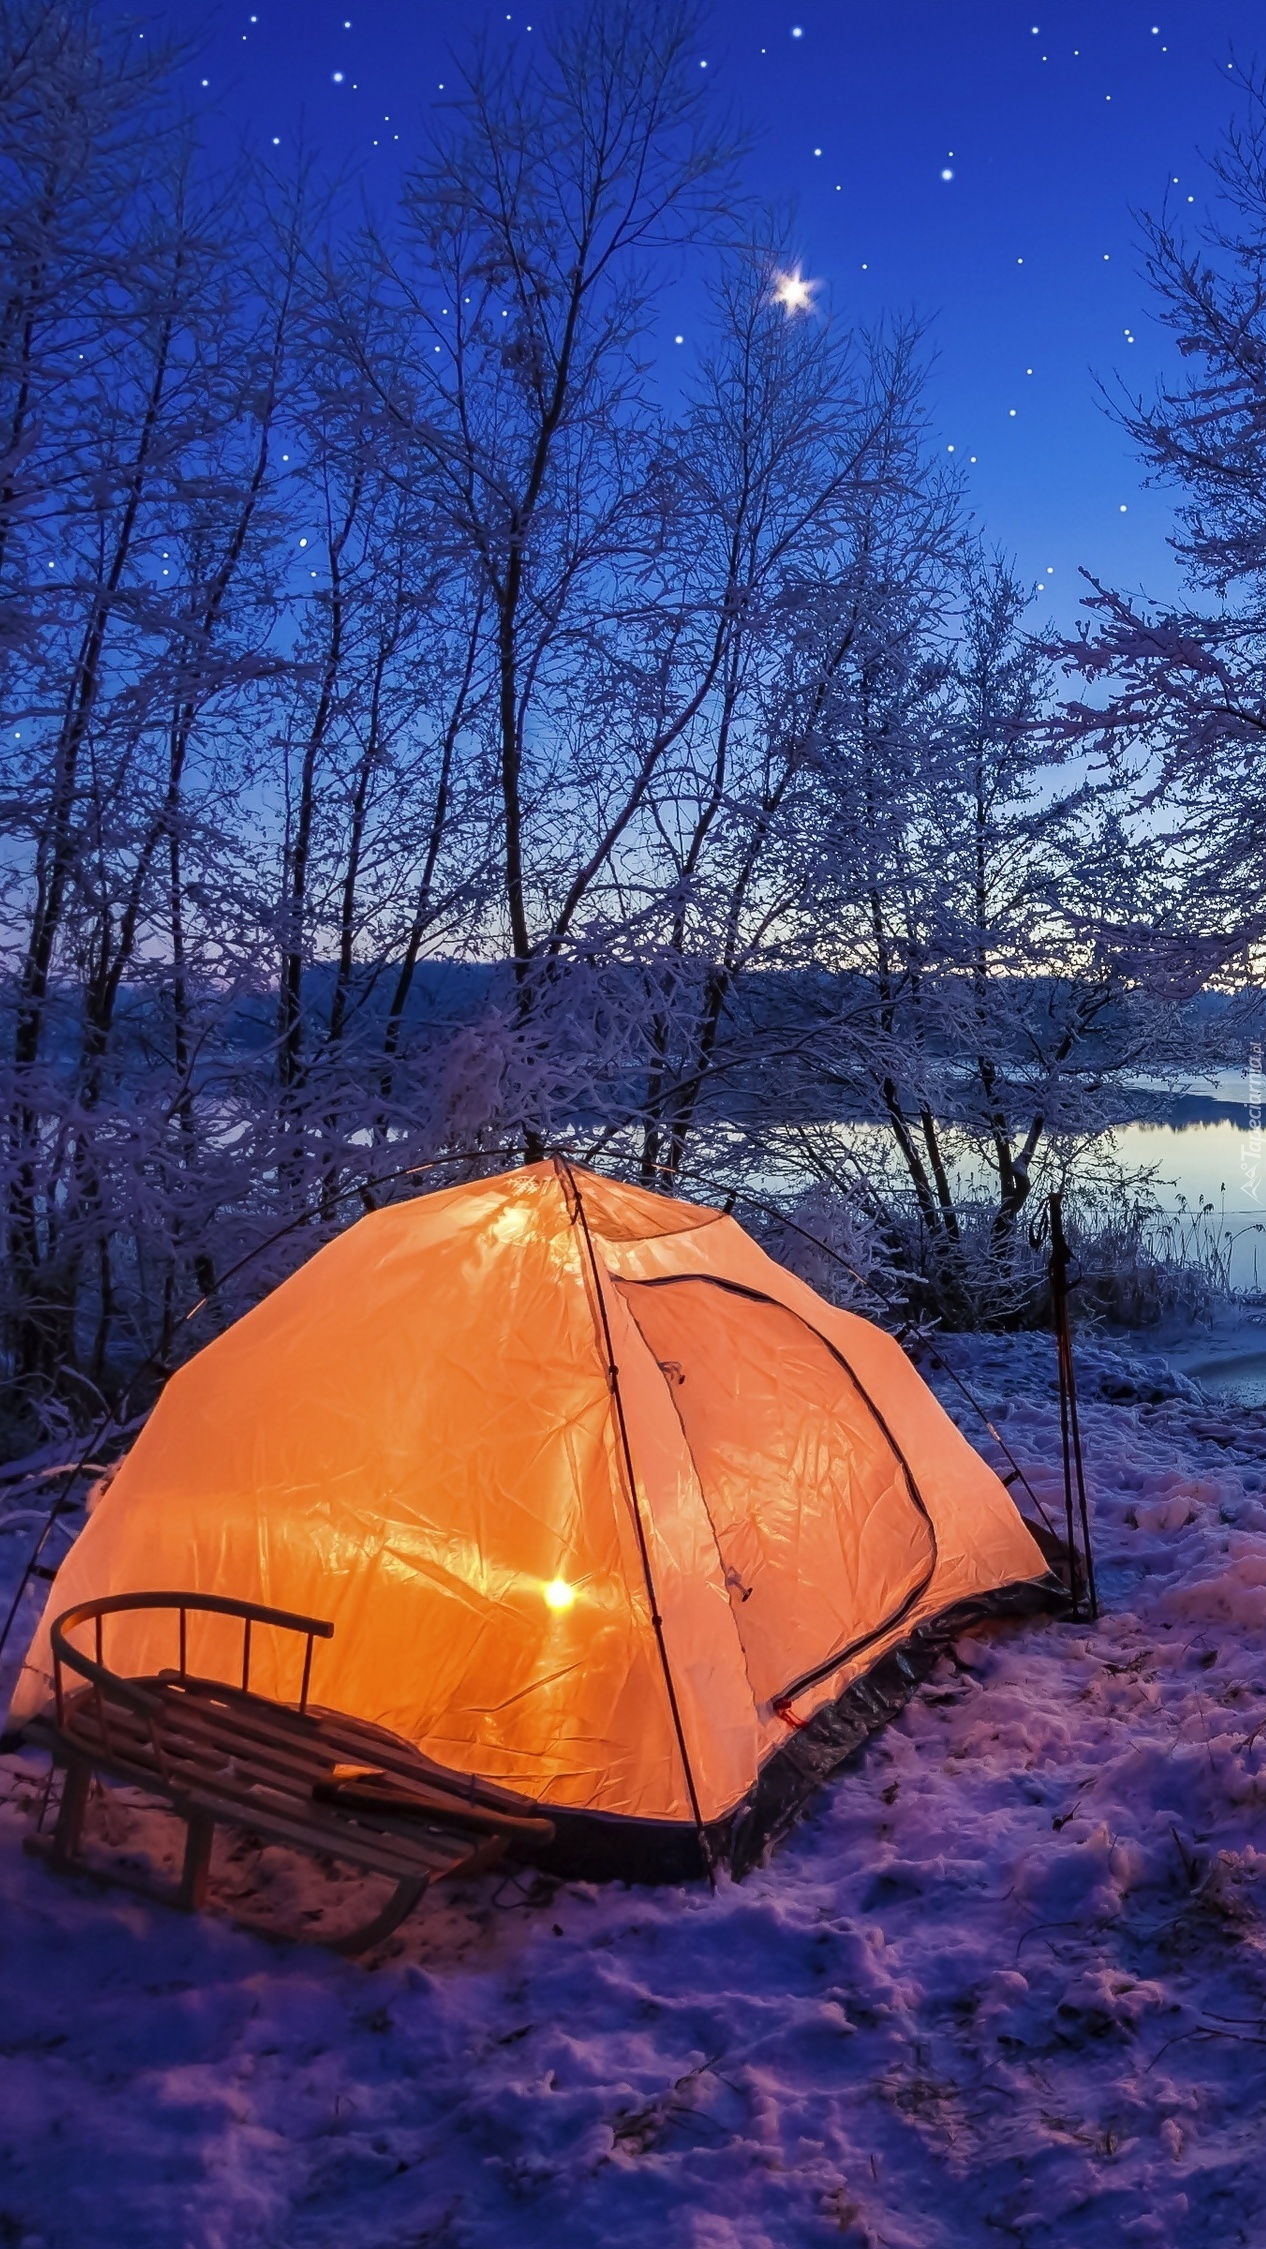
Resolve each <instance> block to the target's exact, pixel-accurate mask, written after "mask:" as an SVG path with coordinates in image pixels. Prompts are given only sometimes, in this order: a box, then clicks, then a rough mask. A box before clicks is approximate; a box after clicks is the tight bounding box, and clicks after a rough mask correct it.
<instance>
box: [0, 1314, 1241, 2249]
mask: <svg viewBox="0 0 1266 2249" xmlns="http://www.w3.org/2000/svg"><path fill="white" fill-rule="evenodd" d="M952 1350H953V1355H954V1359H955V1364H956V1365H957V1366H958V1367H959V1369H960V1371H961V1372H962V1373H963V1374H964V1375H965V1377H966V1378H967V1379H968V1380H969V1381H970V1382H971V1384H972V1386H973V1387H974V1388H975V1389H976V1390H977V1392H978V1394H979V1395H980V1396H981V1397H982V1399H983V1400H984V1402H985V1403H986V1404H987V1405H988V1407H989V1409H990V1411H991V1413H992V1415H993V1417H994V1418H995V1419H998V1420H999V1426H1000V1428H1001V1429H1002V1432H1003V1434H1004V1436H1005V1437H1006V1439H1007V1442H1008V1444H1009V1446H1010V1447H1011V1449H1012V1451H1013V1452H1014V1453H1015V1454H1016V1455H1017V1457H1018V1458H1019V1459H1020V1460H1021V1461H1022V1463H1023V1464H1024V1466H1025V1468H1026V1469H1027V1470H1028V1471H1029V1473H1030V1474H1031V1476H1032V1479H1033V1481H1034V1483H1035V1484H1036V1485H1037V1488H1038V1490H1039V1491H1040V1493H1041V1495H1042V1496H1043V1498H1044V1499H1045V1500H1046V1502H1047V1505H1048V1507H1052V1508H1054V1507H1057V1506H1058V1507H1062V1498H1061V1488H1060V1482H1059V1475H1058V1465H1057V1464H1058V1435H1057V1431H1058V1424H1057V1407H1056V1399H1055V1394H1054V1386H1053V1372H1054V1370H1053V1352H1052V1348H1051V1344H1050V1341H1049V1339H1048V1338H1043V1337H1010V1338H997V1339H989V1340H985V1341H977V1342H975V1343H974V1344H972V1345H970V1346H969V1345H967V1344H965V1343H960V1344H958V1345H955V1346H953V1347H952ZM1078 1364H1079V1372H1080V1377H1081V1384H1082V1391H1083V1420H1084V1434H1085V1440H1086V1449H1087V1456H1088V1463H1089V1467H1090V1473H1091V1478H1092V1488H1093V1503H1094V1519H1095V1526H1096V1558H1097V1561H1098V1565H1099V1571H1100V1583H1101V1591H1102V1594H1103V1598H1104V1603H1105V1615H1104V1616H1103V1618H1102V1619H1101V1621H1100V1622H1099V1624H1098V1625H1096V1626H1089V1625H1085V1624H1081V1625H1078V1624H1070V1623H1064V1622H1058V1621H1053V1620H1038V1621H1034V1622H1024V1623H1021V1624H1009V1625H1006V1626H1002V1627H998V1628H995V1629H994V1630H993V1631H992V1632H990V1633H989V1634H988V1635H983V1636H972V1637H968V1638H965V1639H963V1640H962V1641H960V1642H959V1643H958V1644H957V1646H956V1648H955V1650H954V1652H953V1654H952V1655H951V1656H950V1657H947V1658H946V1659H945V1660H944V1661H943V1663H942V1664H941V1666H940V1668H939V1670H938V1672H937V1673H936V1674H935V1675H934V1676H933V1678H932V1679H931V1680H930V1681H929V1682H928V1683H927V1685H926V1686H925V1687H924V1689H923V1690H922V1691H921V1693H920V1694H919V1696H918V1698H917V1699H916V1701H915V1702H914V1703H913V1704H912V1705H911V1706H910V1707H909V1709H908V1710H907V1711H906V1712H905V1714H904V1715H903V1716H902V1718H901V1719H899V1720H898V1721H897V1722H896V1723H895V1724H893V1725H892V1726H891V1727H890V1728H889V1729H888V1730H887V1731H886V1732H885V1733H884V1734H883V1735H882V1736H881V1737H879V1738H877V1739H875V1740H874V1741H873V1742H872V1743H871V1744H870V1745H869V1746H868V1747H867V1749H866V1750H865V1751H864V1752H863V1753H862V1754H861V1756H860V1758H859V1759H857V1760H856V1761H855V1762H854V1763H853V1765H852V1766H851V1767H850V1768H849V1769H848V1770H847V1771H845V1772H844V1773H842V1774H841V1775H840V1776H839V1777H838V1778H837V1779H836V1781H835V1782H834V1783H833V1784H832V1785H831V1786H830V1787H828V1788H827V1789H825V1790H823V1791H822V1792H820V1794H819V1796H818V1797H817V1799H816V1800H815V1802H814V1805H813V1807H812V1809H811V1811H810V1813H809V1814H808V1816H807V1817H806V1818H805V1819H804V1820H803V1821H802V1823H801V1825H800V1826H799V1827H798V1828H797V1830H796V1831H795V1833H794V1835H793V1836H792V1837H791V1838H790V1839H789V1840H788V1841H787V1842H786V1843H785V1844H784V1845H783V1846H782V1847H781V1848H780V1849H779V1850H778V1852H777V1853H776V1854H775V1856H774V1857H773V1859H772V1861H771V1862H770V1864H769V1865H768V1866H767V1867H765V1868H764V1869H762V1870H761V1871H759V1872H757V1873H756V1874H754V1875H752V1876H750V1877H749V1878H748V1880H747V1881H746V1882H744V1883H743V1884H741V1885H734V1884H731V1883H729V1882H724V1881H723V1882H722V1884H721V1886H720V1889H719V1890H718V1893H717V1894H716V1896H715V1897H714V1896H712V1895H710V1894H709V1892H708V1891H707V1889H706V1888H704V1887H698V1888H693V1889H686V1890H668V1891H651V1890H642V1891H638V1890H630V1889H625V1888H621V1887H618V1886H612V1887H609V1888H605V1889H599V1888H596V1887H590V1886H584V1885H562V1886H558V1885H555V1884H552V1883H548V1882H546V1881H544V1880H543V1879H540V1878H537V1877H534V1876H532V1875H530V1874H526V1875H519V1874H515V1875H511V1876H509V1877H506V1878H502V1879H498V1878H497V1877H495V1876H493V1877H488V1878H485V1879H484V1880H483V1881H481V1882H479V1883H476V1884H473V1885H470V1886H468V1887H467V1888H466V1889H464V1890H463V1891H462V1892H460V1893H454V1894H453V1895H452V1896H450V1897H449V1898H447V1899H446V1900H445V1901H444V1902H443V1903H436V1904H433V1905H432V1906H430V1907H424V1908H423V1909H422V1911H421V1912H420V1913H419V1914H417V1915H416V1916H415V1917H414V1918H413V1920H412V1921H411V1922H410V1923H408V1924H406V1926H405V1928H404V1930H403V1931H402V1932H401V1934H400V1936H399V1937H397V1938H396V1939H393V1940H392V1943H391V1945H390V1946H389V1947H388V1948H387V1949H386V1951H385V1952H384V1953H383V1954H382V1955H380V1956H379V1957H377V1958H375V1959H372V1960H371V1961H370V1962H369V1964H368V1965H355V1964H349V1963H347V1962H344V1961H341V1960H339V1959H337V1958H336V1957H334V1956H333V1955H330V1954H327V1953H324V1952H321V1951H320V1950H318V1949H316V1948H314V1947H312V1946H305V1945H302V1944H297V1943H293V1942H282V1941H273V1940H271V1939H269V1938H266V1937H259V1936H251V1935H247V1934H244V1933H242V1932H240V1931H239V1930H237V1929H235V1928H233V1927H231V1926H230V1925H229V1924H228V1923H227V1922H225V1921H223V1920H221V1921H217V1920H215V1919H214V1918H212V1917H204V1918H200V1919H196V1920H187V1919H184V1918H183V1917H181V1916H179V1915H176V1914H174V1913H170V1912H167V1911H165V1910H164V1909H162V1908H161V1907H158V1906H155V1905H151V1904H146V1903H144V1902H142V1901H141V1900H139V1899H138V1898H135V1897H133V1896H130V1895H129V1894H127V1893H126V1892H122V1891H119V1890H117V1889H104V1888H101V1887H99V1886H98V1885H96V1884H94V1883H93V1882H92V1881H90V1880H88V1879H84V1878H76V1879H74V1880H70V1881H67V1880H60V1879H55V1878H54V1877H53V1876H51V1875H50V1874H49V1873H47V1872H46V1871H45V1870H44V1868H43V1867H41V1866H40V1865H38V1864H37V1863H35V1862H34V1861H32V1860H31V1859H30V1858H29V1857H27V1856H26V1855H25V1854H24V1853H23V1850H22V1840H23V1837H24V1835H25V1834H26V1833H27V1832H29V1829H30V1827H31V1825H32V1820H33V1808H34V1800H35V1799H36V1798H37V1797H38V1795H39V1794H40V1791H41V1789H42V1786H43V1766H42V1763H41V1761H40V1760H38V1759H37V1758H35V1757H34V1756H32V1755H25V1754H24V1755H18V1756H11V1757H8V1758H5V1759H3V1760H0V1789H2V1790H3V1791H5V1792H6V1794H5V1801H4V1803H3V1805H2V1806H0V1988H2V1989H3V1993H4V2008H3V2013H2V2015H0V2242H4V2243H12V2244H15V2245H18V2249H72V2245H73V2249H118V2245H119V2244H123V2243H125V2244H127V2245H128V2249H255V2245H259V2249H264V2245H267V2249H422V2245H424V2244H427V2245H431V2244H433V2245H435V2249H488V2245H493V2244H496V2245H497V2249H502V2245H504V2244H507V2243H510V2242H513V2243H514V2244H515V2245H516V2249H537V2245H538V2244H539V2245H541V2249H608V2245H609V2249H615V2245H616V2244H620V2245H621V2249H627V2245H630V2244H641V2243H643V2242H649V2241H659V2242H662V2243H663V2244H664V2245H665V2249H799V2245H800V2244H805V2245H809V2244H814V2243H819V2242H820V2243H823V2244H826V2243H834V2244H839V2243H841V2242H844V2243H848V2244H852V2245H854V2249H861V2245H862V2244H872V2245H876V2249H878V2245H880V2244H882V2245H884V2249H960V2245H961V2249H977V2245H979V2249H986V2245H987V2249H997V2245H998V2244H1000V2243H1005V2242H1017V2243H1021V2244H1024V2245H1026V2249H1028V2245H1046V2244H1051V2245H1055V2244H1058V2245H1059V2249H1065V2245H1080V2244H1086V2245H1088V2249H1089V2245H1093V2249H1119V2245H1120V2244H1122V2243H1136V2242H1137V2243H1148V2242H1164V2243H1167V2244H1173V2245H1177V2249H1186V2245H1188V2244H1189V2245H1191V2249H1195V2245H1196V2244H1200V2245H1202V2249H1203V2245H1204V2244H1206V2243H1207V2242H1209V2241H1211V2240H1217V2241H1218V2242H1220V2243H1237V2242H1242V2243H1253V2244H1260V2243H1261V2242H1262V2241H1263V2240H1266V2166H1263V2164H1262V2161H1261V2153H1260V2147H1261V2124H1262V2116H1263V2109H1264V2106H1266V1826H1264V1824H1263V1820H1262V1812H1261V1807H1262V1802H1263V1799H1264V1798H1266V1663H1264V1661H1263V1657H1264V1655H1266V1409H1262V1408H1251V1407H1250V1408H1243V1407H1239V1406H1232V1405H1228V1404H1226V1403H1225V1402H1222V1403H1219V1402H1218V1400H1217V1399H1216V1398H1212V1397H1210V1396H1206V1395H1205V1393H1203V1392H1202V1391H1201V1390H1200V1389H1199V1387H1198V1386H1197V1385H1195V1384H1194V1383H1192V1382H1191V1381H1190V1380H1188V1379H1185V1378H1184V1377H1182V1376H1180V1375H1177V1374H1175V1373H1174V1372H1173V1371H1172V1370H1171V1369H1170V1368H1169V1367H1168V1366H1167V1365H1166V1363H1165V1362H1164V1361H1160V1360H1139V1359H1137V1358H1131V1357H1128V1356H1126V1355H1123V1354H1121V1353H1118V1352H1114V1351H1112V1350H1109V1349H1108V1348H1106V1347H1103V1346H1096V1345H1083V1346H1081V1347H1080V1349H1079V1355H1078ZM945 1396H946V1402H947V1404H949V1405H950V1407H951V1410H953V1411H954V1412H955V1413H956V1416H957V1417H958V1418H959V1419H960V1420H961V1421H962V1423H963V1426H964V1427H965V1428H968V1429H969V1433H971V1434H972V1435H973V1436H975V1435H978V1434H979V1430H978V1429H976V1430H972V1429H971V1425H970V1416H969V1414H968V1409H967V1408H966V1406H965V1404H964V1403H963V1401H962V1400H961V1398H958V1397H957V1395H956V1393H954V1392H953V1391H952V1390H948V1389H947V1390H946V1392H945ZM999 1417H1001V1418H1000V1419H999ZM986 1442H987V1440H986ZM11 1495H12V1505H13V1508H14V1510H15V1511H17V1510H18V1509H19V1508H23V1509H25V1510H26V1511H27V1513H28V1519H29V1514H30V1511H31V1507H32V1501H31V1496H30V1493H29V1491H28V1492H26V1493H23V1491H22V1488H21V1487H20V1485H14V1486H12V1487H11ZM28 1536H29V1533H24V1534H22V1535H20V1536H18V1535H14V1536H13V1537H4V1538H0V1556H2V1555H3V1554H6V1553H8V1554H10V1555H12V1553H13V1552H17V1553H20V1552H22V1551H23V1550H25V1548H26V1545H27V1540H28ZM96 1818H97V1821H98V1829H97V1832H98V1833H100V1820H101V1812H100V1810H99V1809H98V1811H97V1814H96ZM110 1822H111V1836H112V1838H113V1840H114V1841H115V1843H116V1844H117V1845H119V1846H120V1847H122V1848H124V1849H126V1850H130V1851H132V1852H133V1853H142V1852H148V1853H149V1854H150V1856H151V1858H153V1857H161V1856H162V1854H163V1851H164V1849H165V1848H166V1844H165V1842H164V1838H169V1836H170V1831H169V1829H168V1828H167V1826H166V1824H165V1823H164V1822H163V1821H162V1819H161V1817H160V1815H158V1814H150V1815H144V1814H141V1813H139V1812H137V1811H135V1810H132V1809H129V1808H128V1807H127V1806H126V1805H124V1804H121V1803H115V1804H114V1805H113V1806H112V1807H111V1811H110ZM257 1881H259V1882H262V1884H263V1900H264V1909H265V1910H268V1911H271V1912H272V1913H273V1914H274V1915H275V1916H276V1918H277V1921H278V1925H281V1924H282V1923H283V1922H284V1920H285V1917H286V1916H287V1915H289V1916H294V1915H299V1916H301V1915H302V1914H303V1913H304V1912H305V1911H308V1912H312V1913H316V1912H317V1911H319V1910H320V1909H321V1907H322V1905H323V1903H328V1902H329V1901H330V1899H332V1898H335V1897H336V1895H341V1894H342V1892H341V1889H340V1884H339V1882H338V1880H336V1879H335V1878H333V1877H331V1876H327V1875H324V1874H323V1873H322V1872H321V1871H320V1870H319V1869H313V1868H308V1867H306V1866H305V1865H304V1864H303V1863H302V1862H298V1861H292V1860H289V1859H287V1858H286V1857H285V1855H284V1854H282V1853H280V1852H271V1851H270V1852H266V1853H264V1854H263V1856H262V1859H261V1858H260V1856H259V1854H257V1853H254V1852H252V1851H251V1850H250V1849H249V1848H247V1847H245V1846H243V1847H239V1849H238V1851H237V1854H236V1856H235V1857H233V1858H231V1859H229V1858H226V1859H224V1860H223V1861H221V1862H220V1872H219V1876H218V1884H219V1891H220V1895H221V1897H222V1898H224V1897H226V1896H227V1895H228V1894H230V1893H233V1892H237V1893H238V1894H241V1895H243V1896H245V1895H246V1894H247V1893H248V1891H249V1890H250V1887H251V1885H252V1884H253V1883H255V1882H257ZM291 1925H293V1922H292V1924H291Z"/></svg>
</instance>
